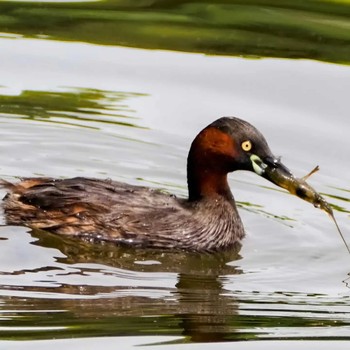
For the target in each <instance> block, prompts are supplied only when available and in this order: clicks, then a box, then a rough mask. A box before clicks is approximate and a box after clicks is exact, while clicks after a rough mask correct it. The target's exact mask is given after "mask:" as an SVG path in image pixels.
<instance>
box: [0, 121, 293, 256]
mask: <svg viewBox="0 0 350 350" xmlns="http://www.w3.org/2000/svg"><path fill="white" fill-rule="evenodd" d="M272 169H273V171H267V170H272ZM235 170H250V171H253V172H255V173H257V174H258V175H261V176H263V177H265V178H266V179H268V180H270V181H271V182H274V183H275V184H277V185H280V186H282V184H281V183H278V182H279V179H283V181H284V182H285V181H286V179H287V181H288V179H289V178H291V179H292V178H293V175H292V174H291V173H290V171H289V170H288V169H287V168H286V167H285V166H284V165H283V164H282V163H281V162H280V160H279V159H277V158H275V157H274V156H273V155H272V153H271V151H270V149H269V146H268V144H267V142H266V140H265V138H264V136H263V135H262V134H261V133H260V132H259V131H258V130H257V129H256V128H255V127H253V126H252V125H251V124H249V123H247V122H246V121H243V120H241V119H238V118H233V117H232V118H231V117H224V118H220V119H218V120H216V121H214V122H213V123H212V124H210V125H208V126H207V127H206V128H205V129H203V130H202V131H201V132H200V133H199V134H198V135H197V137H196V138H195V139H194V141H193V142H192V145H191V148H190V151H189V155H188V159H187V182H188V199H179V198H176V197H175V196H173V195H169V194H166V193H164V192H163V191H160V190H154V189H150V188H147V187H140V186H132V185H128V184H124V183H120V182H116V181H111V180H99V179H88V178H82V177H77V178H73V179H63V180H61V179H52V178H25V179H22V181H20V182H18V183H15V184H12V183H9V182H7V181H4V180H2V181H1V183H0V185H1V186H3V187H5V188H7V189H8V190H9V193H7V195H6V196H5V198H4V202H3V208H4V211H5V217H6V222H7V224H9V225H25V226H28V227H30V228H40V229H43V230H47V231H50V232H53V233H58V234H62V235H70V236H77V237H83V238H87V239H91V240H96V241H111V242H116V243H120V244H127V245H132V246H137V247H152V248H178V249H185V250H207V251H212V250H220V249H221V250H222V249H226V248H229V247H232V246H233V245H234V244H235V243H238V242H239V241H240V240H241V239H242V237H243V236H244V229H243V225H242V222H241V219H240V217H239V214H238V212H237V208H236V205H235V200H234V198H233V196H232V193H231V191H230V188H229V185H228V182H227V174H228V173H229V172H232V171H235ZM277 173H278V174H280V175H281V176H276V175H275V176H271V175H270V174H277ZM281 181H282V180H281ZM283 187H285V183H284V184H283Z"/></svg>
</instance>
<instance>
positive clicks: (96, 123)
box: [0, 1, 350, 349]
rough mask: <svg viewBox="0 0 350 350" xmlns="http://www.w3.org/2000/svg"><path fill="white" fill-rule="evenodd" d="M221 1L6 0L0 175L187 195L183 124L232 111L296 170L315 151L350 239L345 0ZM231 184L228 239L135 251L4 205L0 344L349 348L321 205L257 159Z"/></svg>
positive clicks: (340, 282)
mask: <svg viewBox="0 0 350 350" xmlns="http://www.w3.org/2000/svg"><path fill="white" fill-rule="evenodd" d="M213 3H214V2H213ZM218 3H219V2H215V4H210V3H206V2H204V1H203V2H202V1H193V2H191V1H178V2H175V1H174V2H167V1H140V2H139V3H138V5H134V4H135V2H129V1H102V2H76V3H73V2H62V3H58V2H57V3H56V2H55V3H49V2H48V3H46V4H44V3H35V2H21V3H17V2H1V4H0V8H1V14H0V32H1V33H0V52H1V64H0V135H1V137H0V147H1V149H2V152H0V175H1V178H4V179H6V180H10V181H15V179H16V177H17V176H54V177H59V178H66V177H74V176H85V177H97V178H112V179H114V180H119V181H123V182H127V183H131V184H138V185H147V186H150V187H157V188H162V189H164V190H166V191H169V192H172V193H175V194H176V195H177V196H180V197H185V196H186V195H187V187H186V157H187V152H188V149H189V146H190V144H191V142H192V140H193V137H194V136H195V135H196V134H197V133H198V132H199V131H200V130H201V129H202V128H203V127H205V126H206V125H207V124H209V123H210V122H211V121H213V120H215V119H217V118H218V117H221V116H224V115H225V116H227V115H234V116H238V117H240V118H243V119H246V120H247V121H249V122H251V123H252V124H253V125H255V126H256V127H258V129H259V130H260V131H262V132H263V134H264V135H265V137H266V139H267V140H268V142H269V144H270V147H271V148H272V151H273V152H274V153H275V154H276V155H280V156H282V157H283V161H284V163H285V164H286V165H287V166H288V167H289V168H290V169H292V170H293V172H294V173H295V174H296V175H297V176H300V177H301V176H304V175H305V174H307V173H308V172H309V171H310V170H311V169H312V168H313V167H314V166H315V165H317V164H318V165H319V166H320V169H321V170H320V171H319V172H318V173H317V174H315V175H313V176H312V177H311V178H310V183H311V184H312V186H314V187H315V188H316V189H317V190H318V191H319V192H321V193H322V194H323V195H324V196H325V198H326V199H327V200H328V201H329V202H330V203H332V206H333V209H334V211H335V216H336V218H337V221H338V223H339V226H340V227H341V229H342V231H343V234H344V236H345V239H346V240H347V241H348V242H350V220H349V219H350V185H349V175H348V173H347V171H348V170H349V155H348V150H349V148H350V140H349V138H348V137H347V132H348V131H349V130H350V119H349V94H348V92H349V91H350V69H349V67H348V66H347V65H346V64H340V63H347V62H348V58H349V57H350V56H349V39H350V38H349V32H350V31H349V30H348V28H349V21H348V20H347V19H346V14H348V13H349V12H350V6H349V5H348V3H347V2H346V1H342V2H341V1H339V2H337V1H308V2H300V3H299V2H294V3H295V4H294V5H291V3H289V2H288V1H286V2H284V5H283V6H282V5H281V6H278V3H279V2H274V1H247V2H242V3H240V2H238V1H222V3H221V2H220V5H218ZM234 10H236V12H235V11H234ZM238 10H239V11H238ZM230 11H232V13H238V14H239V15H238V14H237V16H236V17H235V19H234V18H233V17H230V14H231V12H230ZM237 11H238V12H237ZM224 14H225V16H224ZM294 18H296V19H300V18H302V19H303V21H302V22H303V24H302V25H301V23H299V21H296V22H294V26H293V25H292V22H293V19H294ZM287 19H288V21H287ZM230 21H232V22H230ZM300 21H301V20H300ZM228 23H234V25H232V28H231V26H230V25H229V24H228ZM215 24H217V25H216V26H215ZM248 24H249V26H248ZM268 24H270V25H268ZM136 25H138V26H139V27H137V28H139V30H136V27H135V26H136ZM264 25H265V26H267V28H266V31H265V32H264V33H263V32H262V30H261V28H262V27H264ZM130 28H134V29H133V30H131V29H130ZM264 28H265V27H264ZM278 29H279V31H278ZM112 33H113V34H115V35H112ZM228 33H230V34H228ZM239 33H245V34H246V35H243V34H242V36H240V35H238V34H239ZM253 34H254V35H255V36H254V35H253ZM227 35H230V36H231V37H230V38H231V39H229V38H228V37H227ZM167 38H168V39H169V40H166V39H167ZM234 38H236V39H237V40H238V41H239V40H241V41H242V43H244V45H243V44H242V45H241V46H240V45H238V44H237V42H238V41H234ZM284 38H286V39H285V41H284ZM312 38H316V39H315V40H312ZM308 42H312V43H313V44H312V45H313V46H308V45H307V43H308ZM291 43H294V44H295V46H292V45H291ZM230 45H231V46H230ZM288 48H289V51H288ZM253 57H254V58H258V57H260V58H263V57H264V58H263V59H252V58H253ZM291 58H300V59H298V60H295V59H294V60H293V59H291ZM313 59H317V60H313ZM335 63H337V64H335ZM230 185H231V188H232V191H233V193H234V195H235V199H236V201H237V202H238V205H239V210H240V215H241V217H242V219H243V222H244V224H245V228H246V231H247V236H246V238H245V239H244V241H243V245H242V248H241V249H240V251H239V252H237V251H229V252H225V253H219V254H195V253H185V252H164V251H159V252H154V251H145V250H133V249H130V248H129V249H127V248H122V247H117V246H115V245H112V244H103V245H102V244H91V243H87V242H82V241H79V240H76V239H72V238H65V237H61V236H56V235H53V234H50V233H47V232H43V231H31V230H29V229H27V228H25V227H13V226H7V225H5V224H4V222H3V225H2V226H1V227H0V275H1V276H0V277H1V278H0V315H1V316H0V317H1V325H0V337H1V341H0V348H6V349H15V348H16V349H17V348H18V349H21V348H23V349H24V348H25V349H32V348H33V349H34V348H35V349H41V348H43V349H44V348H45V349H46V348H47V347H50V348H52V349H56V348H57V349H58V348H62V347H63V346H64V347H73V346H74V347H75V348H84V349H95V348H96V347H97V346H103V347H104V348H106V349H112V348H113V349H114V348H115V346H116V344H117V346H122V348H123V349H132V348H135V347H136V346H140V345H151V346H152V347H154V348H158V349H182V348H192V349H199V348H200V349H214V348H217V347H220V348H222V349H226V348H227V349H228V348H232V346H233V344H232V343H231V342H235V344H234V346H235V347H237V348H238V349H246V348H249V349H262V348H267V347H268V348H271V349H281V348H285V349H294V348H295V347H296V346H298V347H299V348H302V349H309V348H310V346H311V347H314V348H316V347H317V348H319V349H323V348H324V349H326V348H327V349H328V348H329V341H332V345H331V346H332V347H333V348H334V349H345V348H348V347H349V340H350V275H349V273H350V257H349V255H348V253H347V251H346V248H345V247H344V244H343V242H342V241H341V238H340V237H339V235H338V233H337V231H336V228H335V226H334V224H333V223H332V221H331V220H330V219H329V218H328V217H327V215H325V214H324V213H323V212H321V211H320V210H317V209H315V208H313V206H312V205H310V204H308V203H306V202H303V201H301V200H300V199H298V198H296V197H293V196H291V195H289V194H287V193H286V192H285V191H282V190H280V189H279V188H277V187H275V186H274V185H272V184H271V183H269V182H267V181H266V180H264V179H262V178H259V177H258V176H256V175H254V174H252V173H247V172H236V173H233V174H232V175H230ZM0 192H1V193H0V195H1V196H2V197H3V196H4V195H5V193H6V192H5V191H4V190H1V191H0ZM2 217H3V216H2ZM304 340H307V342H304ZM335 340H337V342H334V341H335Z"/></svg>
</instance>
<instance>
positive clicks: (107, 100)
mask: <svg viewBox="0 0 350 350" xmlns="http://www.w3.org/2000/svg"><path fill="white" fill-rule="evenodd" d="M139 96H144V95H142V94H137V93H128V92H112V91H102V90H96V89H88V88H84V89H83V88H79V89H78V88H76V89H71V90H70V91H63V92H60V91H31V90H27V91H22V92H21V94H20V95H15V96H13V95H0V113H1V114H3V115H9V116H11V117H14V116H16V117H19V118H24V119H31V120H40V121H46V122H53V123H59V124H66V125H74V126H79V127H87V128H94V129H98V128H99V127H98V126H97V125H98V124H97V123H107V124H108V123H111V124H119V125H124V126H132V127H138V126H137V125H136V124H135V123H133V122H131V120H132V119H135V118H132V117H131V116H130V113H132V112H133V111H132V110H131V109H130V108H129V107H128V106H127V105H126V100H127V99H129V98H132V97H139Z"/></svg>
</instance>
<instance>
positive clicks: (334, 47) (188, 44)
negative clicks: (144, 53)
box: [0, 0, 350, 63]
mask: <svg viewBox="0 0 350 350" xmlns="http://www.w3.org/2000/svg"><path fill="white" fill-rule="evenodd" d="M0 13H1V15H0V32H4V33H17V34H20V35H23V36H26V37H39V38H40V37H45V38H46V37H48V38H51V39H58V40H72V41H85V42H90V43H97V44H104V45H122V46H132V47H141V48H149V49H169V50H179V51H189V52H203V53H209V54H224V55H244V56H250V57H288V58H310V59H317V60H324V61H330V62H338V63H349V57H350V22H349V20H348V19H349V15H350V2H349V1H331V0H328V1H326V0H309V1H295V0H285V1H280V0H245V1H242V0H220V1H206V0H197V1H195V0H178V1H169V0H153V1H148V0H144V1H133V0H106V1H98V2H86V3H76V2H75V3H74V2H72V3H36V2H33V3H21V2H7V1H3V2H1V3H0Z"/></svg>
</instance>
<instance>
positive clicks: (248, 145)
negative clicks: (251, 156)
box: [241, 140, 252, 152]
mask: <svg viewBox="0 0 350 350" xmlns="http://www.w3.org/2000/svg"><path fill="white" fill-rule="evenodd" d="M241 146H242V149H243V151H246V152H248V151H250V150H251V149H252V143H251V142H250V141H249V140H247V141H243V142H242V144H241Z"/></svg>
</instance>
